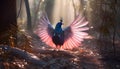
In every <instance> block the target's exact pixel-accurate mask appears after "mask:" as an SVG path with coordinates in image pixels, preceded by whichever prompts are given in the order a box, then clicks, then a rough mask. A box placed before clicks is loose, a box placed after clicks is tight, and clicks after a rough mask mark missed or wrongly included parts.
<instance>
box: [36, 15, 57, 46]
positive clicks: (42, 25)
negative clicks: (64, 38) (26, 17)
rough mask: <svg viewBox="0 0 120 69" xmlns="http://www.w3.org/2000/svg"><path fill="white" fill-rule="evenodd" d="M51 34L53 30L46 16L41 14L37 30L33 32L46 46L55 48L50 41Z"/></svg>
mask: <svg viewBox="0 0 120 69" xmlns="http://www.w3.org/2000/svg"><path fill="white" fill-rule="evenodd" d="M53 32H54V29H53V27H52V25H51V23H50V21H49V19H48V17H47V15H46V14H42V15H41V18H40V20H39V23H38V26H37V29H36V30H35V31H34V33H35V34H37V35H38V36H39V37H40V38H41V40H42V41H43V42H45V43H46V44H47V45H49V46H51V47H53V48H55V47H56V46H55V44H54V43H53V41H52V35H53Z"/></svg>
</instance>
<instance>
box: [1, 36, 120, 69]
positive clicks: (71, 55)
mask: <svg viewBox="0 0 120 69" xmlns="http://www.w3.org/2000/svg"><path fill="white" fill-rule="evenodd" d="M18 38H19V37H18ZM28 39H30V42H29V40H27V39H26V40H25V38H20V41H21V40H24V41H22V43H21V42H19V44H18V45H19V46H18V47H17V48H16V47H10V46H3V45H1V46H0V69H120V55H119V54H120V47H119V46H118V48H119V49H118V48H117V47H116V48H117V49H118V50H117V54H116V55H114V54H113V53H112V51H111V50H109V51H107V49H106V48H107V47H105V48H104V50H102V49H103V48H101V47H102V46H101V47H100V46H99V45H101V44H99V43H98V42H99V41H98V42H95V41H96V40H92V41H86V42H83V46H82V47H79V48H76V49H73V50H55V49H52V48H49V47H48V46H46V45H45V44H44V43H41V41H39V40H38V39H35V38H31V37H30V38H29V37H28ZM29 43H30V44H31V46H26V45H29ZM105 43H106V42H105ZM109 44H110V43H109ZM21 46H22V47H21Z"/></svg>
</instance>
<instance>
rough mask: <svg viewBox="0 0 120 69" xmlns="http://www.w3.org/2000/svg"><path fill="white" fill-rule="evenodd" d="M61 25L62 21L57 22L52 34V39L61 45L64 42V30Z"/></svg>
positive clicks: (57, 44)
mask: <svg viewBox="0 0 120 69" xmlns="http://www.w3.org/2000/svg"><path fill="white" fill-rule="evenodd" d="M61 25H62V21H61V22H58V23H57V25H56V27H55V30H54V33H53V36H52V41H53V42H54V43H55V45H56V46H61V45H63V43H64V31H63V30H62V28H61Z"/></svg>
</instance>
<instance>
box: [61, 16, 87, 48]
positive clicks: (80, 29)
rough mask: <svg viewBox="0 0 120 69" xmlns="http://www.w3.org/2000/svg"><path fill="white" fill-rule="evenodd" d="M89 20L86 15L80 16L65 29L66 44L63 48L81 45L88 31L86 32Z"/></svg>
mask: <svg viewBox="0 0 120 69" xmlns="http://www.w3.org/2000/svg"><path fill="white" fill-rule="evenodd" d="M87 24H88V21H86V20H85V18H84V17H82V16H80V15H79V16H78V17H77V18H76V19H75V20H74V21H73V22H72V23H71V24H70V26H68V27H67V28H65V29H64V41H65V42H64V44H63V45H62V47H61V48H62V49H73V48H74V47H78V46H81V45H82V44H81V42H82V41H83V40H84V38H85V37H86V36H88V33H86V32H84V31H86V30H88V29H89V28H88V27H86V25H87Z"/></svg>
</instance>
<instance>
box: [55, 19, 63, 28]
mask: <svg viewBox="0 0 120 69" xmlns="http://www.w3.org/2000/svg"><path fill="white" fill-rule="evenodd" d="M61 25H63V23H62V19H61V20H60V22H58V23H57V25H56V27H61Z"/></svg>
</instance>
